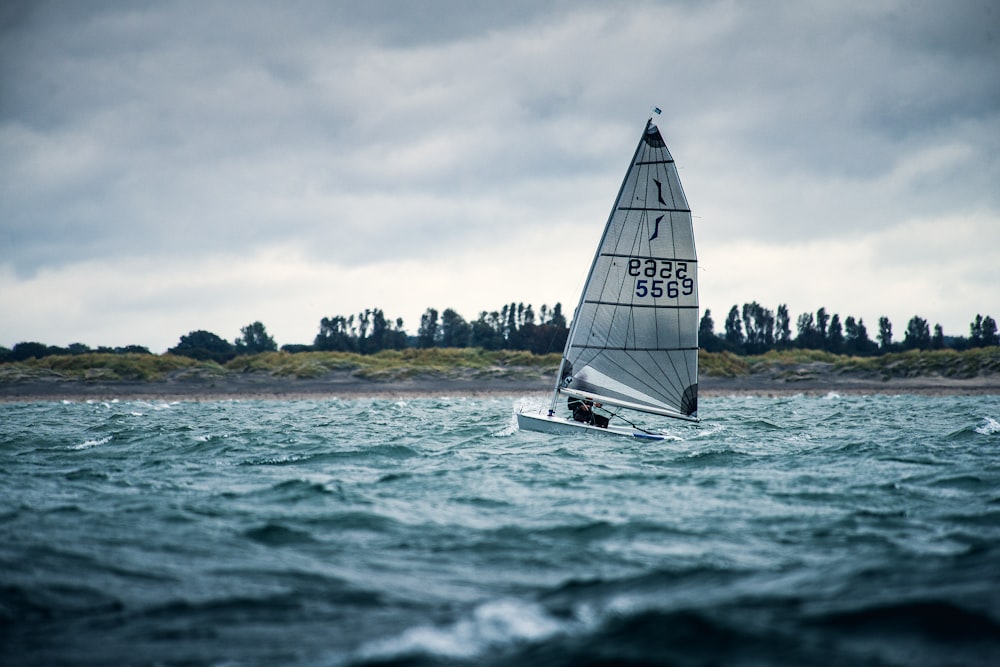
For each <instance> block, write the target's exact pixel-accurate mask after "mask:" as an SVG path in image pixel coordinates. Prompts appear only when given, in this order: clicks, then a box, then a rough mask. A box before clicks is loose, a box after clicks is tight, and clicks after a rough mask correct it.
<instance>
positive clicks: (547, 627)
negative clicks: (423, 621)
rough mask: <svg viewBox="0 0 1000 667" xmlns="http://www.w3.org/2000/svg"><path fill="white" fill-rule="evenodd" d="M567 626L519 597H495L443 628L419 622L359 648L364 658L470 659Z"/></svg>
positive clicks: (539, 638) (546, 634)
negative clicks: (506, 598)
mask: <svg viewBox="0 0 1000 667" xmlns="http://www.w3.org/2000/svg"><path fill="white" fill-rule="evenodd" d="M567 629H568V628H566V627H565V624H564V623H563V622H560V621H558V620H556V619H555V618H553V617H552V616H550V615H549V614H548V613H546V611H545V610H544V609H542V608H541V607H540V606H539V605H536V604H531V603H527V602H521V601H518V600H495V601H491V602H486V603H484V604H482V605H480V606H479V607H477V608H476V609H475V610H474V611H473V613H472V617H471V618H468V619H462V620H459V621H456V622H455V623H453V624H451V625H448V626H445V627H435V626H427V625H422V626H418V627H415V628H410V629H409V630H406V631H405V632H403V634H401V635H399V636H398V637H393V638H390V639H382V640H378V641H375V642H371V643H369V644H366V645H364V646H362V647H361V649H360V651H359V653H360V654H361V657H362V658H364V659H366V660H372V659H379V660H389V659H395V658H401V657H404V656H412V655H427V656H435V657H442V658H446V659H452V660H455V659H459V660H461V659H470V658H474V657H476V656H479V655H482V654H484V653H485V652H486V651H490V650H495V649H497V648H502V647H506V646H511V645H514V644H518V643H522V642H531V641H541V640H543V639H547V638H549V637H551V636H553V635H556V634H559V633H561V632H565V631H566V630H567Z"/></svg>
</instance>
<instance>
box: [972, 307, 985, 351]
mask: <svg viewBox="0 0 1000 667" xmlns="http://www.w3.org/2000/svg"><path fill="white" fill-rule="evenodd" d="M982 346H983V316H982V315H978V314H977V315H976V319H974V320H972V323H971V324H969V347H982Z"/></svg>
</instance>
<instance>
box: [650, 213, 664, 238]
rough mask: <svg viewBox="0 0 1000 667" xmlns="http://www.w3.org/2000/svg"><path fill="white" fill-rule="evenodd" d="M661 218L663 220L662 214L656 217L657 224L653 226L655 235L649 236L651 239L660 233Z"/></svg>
mask: <svg viewBox="0 0 1000 667" xmlns="http://www.w3.org/2000/svg"><path fill="white" fill-rule="evenodd" d="M660 220H663V216H662V215H661V216H660V217H658V218H657V219H656V226H655V227H654V228H653V235H652V236H650V237H649V240H650V241H652V240H653V239H655V238H656V237H657V236H659V235H660Z"/></svg>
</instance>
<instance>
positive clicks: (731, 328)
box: [726, 305, 744, 347]
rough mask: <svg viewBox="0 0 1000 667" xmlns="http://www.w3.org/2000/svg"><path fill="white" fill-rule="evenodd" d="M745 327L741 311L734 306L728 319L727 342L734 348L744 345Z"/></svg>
mask: <svg viewBox="0 0 1000 667" xmlns="http://www.w3.org/2000/svg"><path fill="white" fill-rule="evenodd" d="M743 341H744V338H743V325H742V324H741V323H740V309H739V308H738V307H737V306H735V305H734V306H733V307H732V308H730V309H729V315H728V316H727V317H726V342H727V343H729V344H730V345H732V346H734V347H742V345H743Z"/></svg>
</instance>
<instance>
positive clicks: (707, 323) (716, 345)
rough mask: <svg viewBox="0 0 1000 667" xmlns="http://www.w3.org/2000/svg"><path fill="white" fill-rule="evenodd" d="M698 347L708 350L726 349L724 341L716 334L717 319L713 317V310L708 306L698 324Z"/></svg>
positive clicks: (719, 350)
mask: <svg viewBox="0 0 1000 667" xmlns="http://www.w3.org/2000/svg"><path fill="white" fill-rule="evenodd" d="M698 347H700V348H701V349H703V350H705V351H707V352H721V351H722V350H723V349H724V347H723V345H722V341H720V340H719V337H718V336H716V335H715V320H713V319H712V311H711V310H709V309H707V308H706V309H705V314H704V315H702V316H701V322H700V323H699V324H698Z"/></svg>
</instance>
